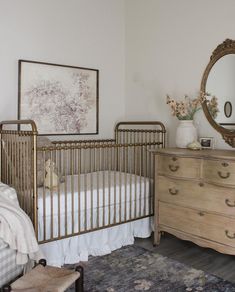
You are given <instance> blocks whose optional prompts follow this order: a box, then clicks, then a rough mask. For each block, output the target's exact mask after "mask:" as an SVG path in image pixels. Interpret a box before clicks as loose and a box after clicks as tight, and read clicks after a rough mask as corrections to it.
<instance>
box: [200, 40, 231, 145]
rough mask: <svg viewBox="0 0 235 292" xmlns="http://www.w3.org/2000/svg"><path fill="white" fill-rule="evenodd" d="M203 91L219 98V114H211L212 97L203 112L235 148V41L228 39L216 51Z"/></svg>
mask: <svg viewBox="0 0 235 292" xmlns="http://www.w3.org/2000/svg"><path fill="white" fill-rule="evenodd" d="M201 91H202V92H208V93H210V94H211V95H215V96H216V97H217V98H218V110H219V111H218V113H216V114H215V115H214V114H213V113H212V112H211V110H210V108H209V106H208V101H209V99H210V97H207V99H206V100H205V101H204V102H203V104H202V108H203V111H204V113H205V115H206V117H207V120H208V121H209V123H210V124H211V125H212V127H214V128H215V129H216V130H217V131H218V132H220V133H221V135H222V137H223V139H224V140H225V141H226V143H228V144H229V145H230V146H232V147H235V110H234V109H235V41H233V40H230V39H226V40H225V41H224V42H223V43H222V44H220V45H218V47H217V48H216V49H215V50H214V52H213V53H212V55H211V57H210V62H209V64H208V65H207V67H206V70H205V71H204V74H203V77H202V81H201Z"/></svg>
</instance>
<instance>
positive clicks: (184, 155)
mask: <svg viewBox="0 0 235 292" xmlns="http://www.w3.org/2000/svg"><path fill="white" fill-rule="evenodd" d="M154 153H155V181H156V183H155V237H154V240H155V244H159V243H160V236H161V231H166V232H169V233H171V234H173V235H175V236H177V237H179V238H181V239H185V240H190V241H193V242H194V243H196V244H198V245H201V246H204V247H210V248H213V249H215V250H217V251H219V252H222V253H227V254H234V255H235V151H233V150H231V151H229V150H228V151H226V150H199V151H193V150H188V149H177V148H171V149H170V148H169V149H167V148H166V149H159V150H156V151H154Z"/></svg>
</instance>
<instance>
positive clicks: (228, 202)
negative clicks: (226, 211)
mask: <svg viewBox="0 0 235 292" xmlns="http://www.w3.org/2000/svg"><path fill="white" fill-rule="evenodd" d="M225 204H226V205H227V206H229V207H235V201H234V203H233V204H232V203H230V201H229V199H226V200H225Z"/></svg>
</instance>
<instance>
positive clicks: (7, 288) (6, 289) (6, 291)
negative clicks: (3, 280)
mask: <svg viewBox="0 0 235 292" xmlns="http://www.w3.org/2000/svg"><path fill="white" fill-rule="evenodd" d="M0 290H1V289H0ZM10 291H11V286H10V285H4V286H3V287H2V292H10Z"/></svg>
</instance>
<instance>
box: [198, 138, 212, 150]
mask: <svg viewBox="0 0 235 292" xmlns="http://www.w3.org/2000/svg"><path fill="white" fill-rule="evenodd" d="M199 142H200V144H201V147H202V149H213V148H214V138H213V137H201V138H199Z"/></svg>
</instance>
